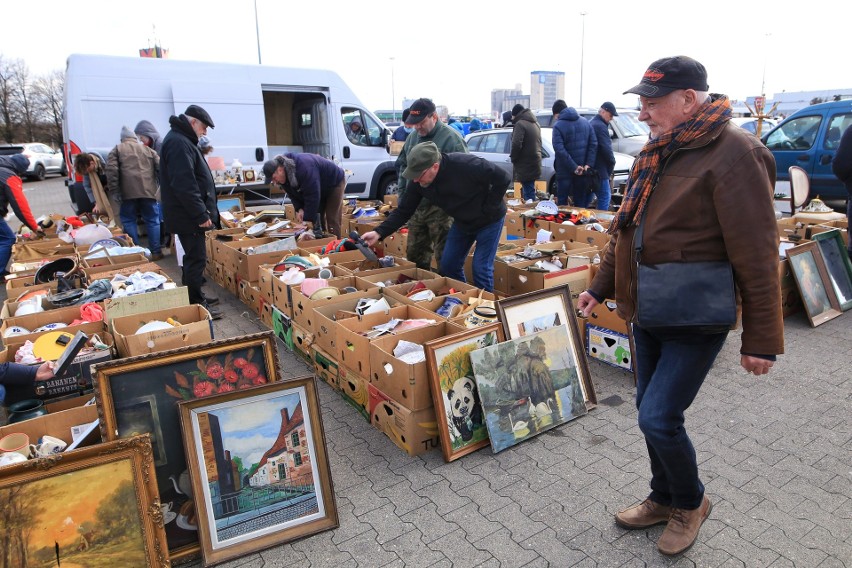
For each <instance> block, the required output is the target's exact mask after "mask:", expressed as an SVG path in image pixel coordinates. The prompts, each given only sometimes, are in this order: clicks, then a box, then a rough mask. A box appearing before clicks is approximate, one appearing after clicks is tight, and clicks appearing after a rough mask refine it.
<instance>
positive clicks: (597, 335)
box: [586, 323, 633, 372]
mask: <svg viewBox="0 0 852 568" xmlns="http://www.w3.org/2000/svg"><path fill="white" fill-rule="evenodd" d="M586 345H587V349H588V351H587V353H588V354H589V357H591V358H593V359H597V360H598V361H601V362H602V363H606V364H607V365H611V366H613V367H618V368H619V369H624V370H625V371H631V372H632V371H633V355H632V349H631V345H630V338H629V337H628V335H627V334H626V333H618V332H616V331H612V330H611V329H606V328H603V327H598V326H596V325H592V324H591V323H588V324H587V325H586Z"/></svg>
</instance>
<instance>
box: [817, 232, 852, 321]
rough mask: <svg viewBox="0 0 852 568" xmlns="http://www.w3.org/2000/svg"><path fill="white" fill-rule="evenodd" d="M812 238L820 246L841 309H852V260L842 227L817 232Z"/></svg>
mask: <svg viewBox="0 0 852 568" xmlns="http://www.w3.org/2000/svg"><path fill="white" fill-rule="evenodd" d="M811 238H812V239H813V240H814V241H816V243H817V246H818V247H819V252H820V254H821V255H822V259H823V262H825V268H826V270H827V271H828V276H829V279H830V280H831V285H832V287H833V288H834V293H835V295H836V296H837V302H838V303H839V304H840V309H841V310H842V311H844V312H845V311H846V310H849V309H852V262H850V261H849V254H848V253H847V252H846V243H844V242H843V235H842V233H841V232H840V229H831V230H830V231H824V232H822V233H817V234H815V235H813V236H812V237H811Z"/></svg>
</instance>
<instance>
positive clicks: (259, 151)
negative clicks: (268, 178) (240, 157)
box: [254, 148, 263, 162]
mask: <svg viewBox="0 0 852 568" xmlns="http://www.w3.org/2000/svg"><path fill="white" fill-rule="evenodd" d="M254 160H255V161H256V162H263V148H255V149H254Z"/></svg>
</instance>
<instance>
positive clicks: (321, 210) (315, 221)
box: [263, 154, 346, 238]
mask: <svg viewBox="0 0 852 568" xmlns="http://www.w3.org/2000/svg"><path fill="white" fill-rule="evenodd" d="M263 175H264V176H265V177H266V182H267V183H274V184H276V185H278V186H279V187H281V188H282V189H283V190H284V191H285V192H286V193H287V197H289V198H290V201H292V202H293V207H295V208H296V220H297V221H298V222H299V223H303V222H304V223H309V224H310V225H311V226H309V228H316V227H318V226H319V225H320V224H321V225H322V226H323V227H324V228H325V230H326V231H328V232H329V233H331V234H333V235H336V236H338V237H340V236H342V235H341V228H340V226H341V224H342V223H343V192H344V190H345V189H346V174H345V172H344V171H343V168H341V167H340V166H338V165H337V164H335V163H334V162H332V161H331V160H329V159H328V158H323V157H322V156H318V155H317V154H283V155H279V156H275V157H274V158H273V159H271V160H269V161H268V162H266V163H265V164H263ZM302 234H303V235H304V238H310V234H311V233H310V231H306V232H304V233H302Z"/></svg>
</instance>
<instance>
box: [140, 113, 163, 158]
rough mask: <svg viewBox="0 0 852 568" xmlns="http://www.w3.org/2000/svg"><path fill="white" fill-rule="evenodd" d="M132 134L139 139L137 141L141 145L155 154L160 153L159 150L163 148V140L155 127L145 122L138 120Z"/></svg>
mask: <svg viewBox="0 0 852 568" xmlns="http://www.w3.org/2000/svg"><path fill="white" fill-rule="evenodd" d="M133 132H134V133H135V134H136V136H138V137H139V140H141V141H142V143H143V144H145V145H146V146H148V147H149V148H151V149H152V150H154V151H155V152H156V153H158V154H159V153H160V149H161V148H162V147H163V138H162V137H161V136H160V132H159V131H158V130H157V127H155V126H154V125H153V124H151V123H150V122H149V121H147V120H140V121H139V123H138V124H137V125H136V128H134V129H133Z"/></svg>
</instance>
